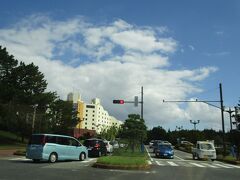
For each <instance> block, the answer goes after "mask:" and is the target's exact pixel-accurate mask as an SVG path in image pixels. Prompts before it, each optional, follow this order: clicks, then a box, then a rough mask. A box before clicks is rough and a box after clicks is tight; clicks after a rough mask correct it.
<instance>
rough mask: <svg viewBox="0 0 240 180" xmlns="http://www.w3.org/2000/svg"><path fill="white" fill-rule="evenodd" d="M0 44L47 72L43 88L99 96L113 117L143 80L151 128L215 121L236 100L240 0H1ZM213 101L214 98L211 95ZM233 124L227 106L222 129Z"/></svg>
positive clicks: (122, 113) (126, 109)
mask: <svg viewBox="0 0 240 180" xmlns="http://www.w3.org/2000/svg"><path fill="white" fill-rule="evenodd" d="M0 3H1V6H0V45H1V46H3V47H6V48H7V51H8V52H9V53H10V54H12V55H14V57H15V58H16V59H18V60H19V61H23V62H25V63H27V64H28V63H31V62H33V63H34V64H36V65H37V66H39V69H40V71H41V72H43V73H44V75H45V79H46V80H47V82H48V89H47V91H56V92H57V93H58V95H59V96H60V97H61V98H62V99H64V100H66V97H67V94H68V93H69V92H72V91H74V92H79V93H80V94H81V96H82V99H83V100H84V101H85V102H88V103H90V102H91V99H93V98H95V97H98V98H100V99H101V103H102V105H103V106H104V108H105V109H106V110H107V111H108V112H109V114H110V115H113V116H115V117H116V118H117V119H119V120H125V119H127V115H128V114H132V113H138V114H140V106H138V107H134V105H133V104H124V105H116V104H113V103H112V100H113V99H124V100H126V101H132V100H133V99H134V96H139V98H140V95H141V87H142V86H143V88H144V119H145V122H146V124H147V126H148V128H149V129H151V128H153V127H156V126H162V127H164V128H165V129H171V130H175V129H176V126H178V127H179V126H183V129H193V124H191V123H190V120H193V121H194V120H195V121H196V120H200V123H199V124H198V125H197V128H198V129H200V130H202V129H211V128H212V129H215V130H221V129H222V124H221V123H222V122H221V112H220V110H219V109H217V108H214V107H212V106H208V105H206V104H204V103H200V102H199V103H163V100H195V99H198V100H205V101H212V100H214V101H219V100H220V95H219V83H222V87H223V101H224V106H225V107H226V108H229V107H231V108H233V107H234V106H236V105H237V103H238V100H239V89H240V84H239V81H238V79H239V78H238V77H239V71H238V70H239V67H240V60H239V59H238V58H239V57H240V48H239V42H240V36H239V32H240V1H237V0H229V1H226V0H211V1H209V0H201V1H200V0H198V1H197V0H181V1H177V0H141V1H139V0H131V1H128V0H121V1H114V0H101V1H98V0H86V1H85V0H68V1H67V0H41V1H37V0H31V1H30V0H21V1H17V0H0ZM214 105H217V106H220V103H214ZM229 128H230V123H229V115H228V114H227V113H225V129H226V131H228V130H229Z"/></svg>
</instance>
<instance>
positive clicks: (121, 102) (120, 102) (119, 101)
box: [113, 99, 124, 104]
mask: <svg viewBox="0 0 240 180" xmlns="http://www.w3.org/2000/svg"><path fill="white" fill-rule="evenodd" d="M113 104H124V100H122V99H121V100H113Z"/></svg>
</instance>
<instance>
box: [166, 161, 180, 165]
mask: <svg viewBox="0 0 240 180" xmlns="http://www.w3.org/2000/svg"><path fill="white" fill-rule="evenodd" d="M167 162H168V164H170V165H171V166H178V165H177V164H176V163H174V162H171V161H167Z"/></svg>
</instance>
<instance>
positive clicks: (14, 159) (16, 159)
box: [9, 157, 30, 161]
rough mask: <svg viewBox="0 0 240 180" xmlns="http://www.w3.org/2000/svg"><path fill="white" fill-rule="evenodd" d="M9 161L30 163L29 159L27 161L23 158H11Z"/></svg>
mask: <svg viewBox="0 0 240 180" xmlns="http://www.w3.org/2000/svg"><path fill="white" fill-rule="evenodd" d="M9 160H10V161H19V160H20V161H30V159H27V158H25V157H21V158H11V159H9Z"/></svg>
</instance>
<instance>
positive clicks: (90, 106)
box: [87, 105, 95, 109]
mask: <svg viewBox="0 0 240 180" xmlns="http://www.w3.org/2000/svg"><path fill="white" fill-rule="evenodd" d="M87 108H92V109H94V108H95V106H94V105H87Z"/></svg>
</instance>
